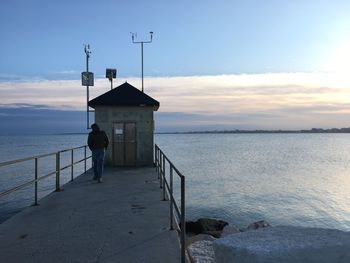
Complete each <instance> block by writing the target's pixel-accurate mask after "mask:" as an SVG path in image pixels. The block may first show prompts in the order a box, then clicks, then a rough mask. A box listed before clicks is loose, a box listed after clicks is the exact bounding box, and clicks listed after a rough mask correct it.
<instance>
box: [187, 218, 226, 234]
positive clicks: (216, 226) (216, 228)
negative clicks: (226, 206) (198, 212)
mask: <svg viewBox="0 0 350 263" xmlns="http://www.w3.org/2000/svg"><path fill="white" fill-rule="evenodd" d="M226 225H228V223H227V222H225V221H223V220H216V219H210V218H200V219H198V220H197V221H196V222H192V221H189V222H186V233H193V234H196V235H198V234H207V235H211V236H213V237H216V238H218V237H220V236H221V232H222V230H223V228H224V227H225V226H226Z"/></svg>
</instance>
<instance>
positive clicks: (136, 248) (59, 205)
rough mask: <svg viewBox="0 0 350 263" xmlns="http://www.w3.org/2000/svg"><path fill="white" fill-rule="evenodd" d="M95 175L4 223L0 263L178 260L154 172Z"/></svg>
mask: <svg viewBox="0 0 350 263" xmlns="http://www.w3.org/2000/svg"><path fill="white" fill-rule="evenodd" d="M91 178H92V174H91V171H89V172H88V173H87V174H86V175H81V176H79V177H78V178H76V179H75V181H74V182H72V183H69V184H66V185H65V186H63V187H62V189H63V191H61V192H55V193H52V194H50V195H49V196H47V197H45V198H43V199H42V200H40V205H39V206H36V207H28V208H26V209H25V210H23V211H22V212H20V213H18V214H16V215H15V216H13V217H12V218H10V219H9V220H7V221H5V222H4V223H2V224H1V225H0V262H36V263H37V262H84V263H85V262H121V263H127V262H145V263H148V262H149V263H157V262H159V263H166V262H180V244H179V240H178V237H177V232H176V231H170V230H169V201H161V200H162V190H161V189H160V188H159V181H158V180H157V174H156V171H155V168H152V167H150V168H135V169H132V168H129V169H128V168H126V169H112V168H110V169H106V170H105V174H104V177H103V182H102V183H97V182H96V181H93V180H92V179H91Z"/></svg>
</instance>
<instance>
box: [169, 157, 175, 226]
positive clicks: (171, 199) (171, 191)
mask: <svg viewBox="0 0 350 263" xmlns="http://www.w3.org/2000/svg"><path fill="white" fill-rule="evenodd" d="M173 172H174V171H173V164H170V230H174V222H173V218H174V207H173V202H174V197H173Z"/></svg>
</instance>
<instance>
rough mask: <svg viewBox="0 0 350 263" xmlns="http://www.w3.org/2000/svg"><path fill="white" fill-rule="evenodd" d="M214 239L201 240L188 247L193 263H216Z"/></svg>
mask: <svg viewBox="0 0 350 263" xmlns="http://www.w3.org/2000/svg"><path fill="white" fill-rule="evenodd" d="M213 242H214V238H213V240H201V241H197V242H194V243H192V244H191V245H189V246H188V247H187V251H188V254H189V256H190V259H191V262H192V263H215V256H214V249H213Z"/></svg>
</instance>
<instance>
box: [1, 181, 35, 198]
mask: <svg viewBox="0 0 350 263" xmlns="http://www.w3.org/2000/svg"><path fill="white" fill-rule="evenodd" d="M32 183H35V180H31V181H29V182H26V183H24V184H21V185H19V186H16V187H14V188H12V189H9V190H7V191H5V192H2V193H0V197H2V196H5V195H8V194H11V193H13V192H16V191H17V190H20V189H22V188H24V187H26V186H28V185H31V184H32Z"/></svg>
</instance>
